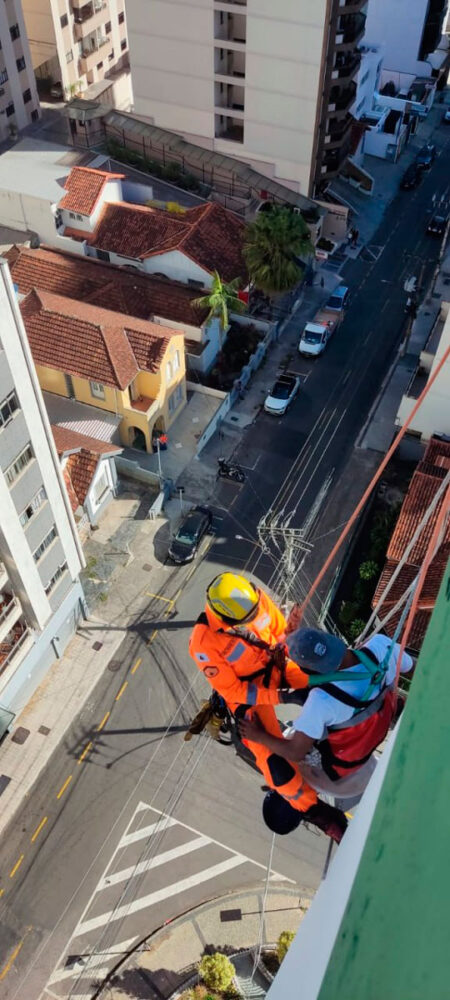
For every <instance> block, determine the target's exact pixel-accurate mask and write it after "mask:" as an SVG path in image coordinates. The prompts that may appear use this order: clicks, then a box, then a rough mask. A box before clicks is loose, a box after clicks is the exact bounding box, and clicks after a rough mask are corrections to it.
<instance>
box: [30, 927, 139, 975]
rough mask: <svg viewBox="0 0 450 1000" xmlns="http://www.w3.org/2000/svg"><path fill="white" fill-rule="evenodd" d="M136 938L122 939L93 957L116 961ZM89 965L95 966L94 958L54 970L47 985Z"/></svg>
mask: <svg viewBox="0 0 450 1000" xmlns="http://www.w3.org/2000/svg"><path fill="white" fill-rule="evenodd" d="M136 939H137V936H136V935H135V936H134V937H132V938H128V940H127V941H120V942H118V943H117V944H114V945H112V946H111V948H105V950H104V951H99V952H97V954H96V955H95V956H93V957H95V958H96V959H97V960H98V959H101V961H102V962H103V961H104V960H105V958H107V957H108V958H113V959H114V960H115V961H116V960H117V959H118V958H120V957H121V955H123V954H125V952H126V951H129V950H130V948H131V946H132V945H133V944H134V942H135V941H136ZM90 962H92V965H91V966H90V965H89V963H90ZM88 966H89V968H92V969H93V968H94V967H95V966H94V962H93V961H92V959H89V958H87V959H86V961H85V962H74V964H73V965H71V967H70V969H56V971H55V972H53V973H52V975H51V976H50V979H49V980H48V982H47V986H53V984H54V983H59V982H61V981H62V980H63V979H72V977H73V976H75V975H78V973H80V972H81V971H82V970H87V969H88ZM96 972H97V973H98V975H100V973H102V974H103V969H99V970H97V969H96ZM107 972H108V969H106V970H105V973H104V974H105V975H106V973H107Z"/></svg>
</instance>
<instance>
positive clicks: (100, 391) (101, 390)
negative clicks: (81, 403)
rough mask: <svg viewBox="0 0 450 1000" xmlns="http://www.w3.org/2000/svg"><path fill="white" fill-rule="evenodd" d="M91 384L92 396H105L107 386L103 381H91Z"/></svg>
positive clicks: (101, 397) (97, 397) (99, 397)
mask: <svg viewBox="0 0 450 1000" xmlns="http://www.w3.org/2000/svg"><path fill="white" fill-rule="evenodd" d="M89 386H90V389H91V396H94V398H95V399H104V398H105V387H104V385H102V383H101V382H89Z"/></svg>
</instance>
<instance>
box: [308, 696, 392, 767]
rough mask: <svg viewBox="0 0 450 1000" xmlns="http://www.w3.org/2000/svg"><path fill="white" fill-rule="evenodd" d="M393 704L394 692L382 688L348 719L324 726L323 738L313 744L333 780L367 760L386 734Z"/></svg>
mask: <svg viewBox="0 0 450 1000" xmlns="http://www.w3.org/2000/svg"><path fill="white" fill-rule="evenodd" d="M340 700H344V699H340ZM396 707H397V694H396V692H395V691H394V690H393V689H392V688H387V689H386V688H385V689H384V690H383V691H381V692H380V694H379V695H378V696H377V697H376V698H374V699H373V700H372V701H371V702H369V703H368V704H367V707H366V708H363V709H362V711H360V712H358V711H357V712H356V715H354V716H353V717H352V718H351V719H348V721H347V722H342V723H340V725H336V726H328V727H327V736H326V738H325V739H324V740H320V741H318V742H317V744H316V746H317V749H318V751H319V753H320V757H321V762H322V767H323V770H324V771H325V774H327V775H328V777H329V778H331V780H332V781H339V778H345V777H346V776H347V775H348V774H352V772H353V771H357V770H358V768H360V767H362V765H363V764H365V763H366V762H367V761H368V760H369V758H370V757H371V756H372V754H373V752H374V750H376V748H377V747H378V746H379V745H380V743H382V742H383V740H384V738H385V736H386V735H387V733H388V730H389V726H390V725H391V722H392V720H393V718H394V715H395V710H396Z"/></svg>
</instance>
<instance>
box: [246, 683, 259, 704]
mask: <svg viewBox="0 0 450 1000" xmlns="http://www.w3.org/2000/svg"><path fill="white" fill-rule="evenodd" d="M257 697H258V688H257V687H256V684H250V683H249V684H247V705H256V699H257Z"/></svg>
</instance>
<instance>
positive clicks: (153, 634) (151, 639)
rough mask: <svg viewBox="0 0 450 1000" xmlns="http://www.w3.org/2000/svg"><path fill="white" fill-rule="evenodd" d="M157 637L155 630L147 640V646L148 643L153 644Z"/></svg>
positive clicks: (156, 630)
mask: <svg viewBox="0 0 450 1000" xmlns="http://www.w3.org/2000/svg"><path fill="white" fill-rule="evenodd" d="M157 635H158V629H157V628H155V629H154V630H153V632H152V634H151V636H150V639H147V646H149V645H150V643H151V642H153V640H154V639H156V636H157Z"/></svg>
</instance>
